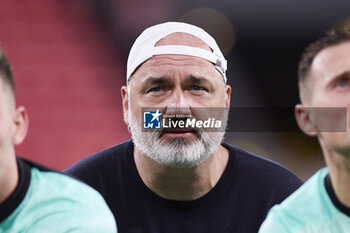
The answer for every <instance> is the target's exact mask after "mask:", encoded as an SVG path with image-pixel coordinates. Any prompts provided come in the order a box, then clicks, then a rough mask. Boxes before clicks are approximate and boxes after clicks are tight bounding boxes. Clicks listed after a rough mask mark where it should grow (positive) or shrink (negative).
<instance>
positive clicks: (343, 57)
mask: <svg viewBox="0 0 350 233" xmlns="http://www.w3.org/2000/svg"><path fill="white" fill-rule="evenodd" d="M348 70H350V42H349V41H347V42H343V43H340V44H338V45H334V46H330V47H328V48H325V49H323V50H322V51H320V52H319V54H317V55H316V57H315V59H314V61H313V63H312V66H311V74H312V76H314V77H319V76H323V77H325V78H327V80H328V79H331V78H332V77H334V76H336V75H338V74H341V73H343V72H345V71H348ZM327 80H325V81H327Z"/></svg>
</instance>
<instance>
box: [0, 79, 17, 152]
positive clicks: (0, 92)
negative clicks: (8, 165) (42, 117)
mask: <svg viewBox="0 0 350 233" xmlns="http://www.w3.org/2000/svg"><path fill="white" fill-rule="evenodd" d="M14 114H15V104H14V100H13V97H12V95H11V92H10V88H9V87H8V86H7V85H6V84H5V83H4V81H3V80H2V79H1V78H0V159H4V157H5V156H6V155H7V154H11V153H13V152H12V151H13V145H12V135H13V133H14V131H15V127H14V121H13V118H14Z"/></svg>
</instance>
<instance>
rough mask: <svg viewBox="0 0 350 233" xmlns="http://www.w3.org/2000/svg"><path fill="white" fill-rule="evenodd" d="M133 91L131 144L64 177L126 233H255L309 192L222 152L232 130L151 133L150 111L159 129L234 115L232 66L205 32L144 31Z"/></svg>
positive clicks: (126, 104) (127, 113)
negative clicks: (88, 191) (293, 196)
mask: <svg viewBox="0 0 350 233" xmlns="http://www.w3.org/2000/svg"><path fill="white" fill-rule="evenodd" d="M126 81H127V86H123V87H122V89H121V94H122V104H123V110H124V121H125V123H126V124H127V125H128V127H129V130H130V132H131V136H132V140H129V141H127V142H124V143H121V144H119V145H116V146H114V147H112V148H109V149H107V150H104V151H102V152H99V153H97V154H95V155H92V156H90V157H88V158H85V159H83V160H82V161H80V162H78V163H77V164H75V165H73V166H72V167H71V168H69V169H67V171H66V172H67V173H69V174H71V175H73V176H76V177H78V178H79V179H81V180H83V181H85V182H86V183H87V184H89V185H91V186H92V187H94V188H95V189H97V190H98V191H100V193H101V194H102V196H104V198H105V200H106V201H107V204H108V205H109V207H110V208H111V210H112V212H113V213H114V215H115V218H116V220H117V222H118V230H119V232H152V233H155V232H167V233H172V232H201V233H205V232H210V233H212V232H244V233H249V232H254V233H256V232H257V231H258V228H259V226H260V224H261V223H262V221H263V219H264V218H265V215H266V213H267V211H268V210H269V208H270V207H272V206H273V205H274V204H276V203H279V202H281V201H282V200H283V199H284V198H285V197H287V196H288V195H289V194H290V193H292V192H293V191H294V190H296V189H297V188H298V187H299V186H300V185H301V183H302V182H301V181H300V180H299V179H298V178H297V177H296V176H295V175H293V174H292V173H291V172H289V171H288V170H287V169H285V168H283V167H282V166H280V165H278V164H276V163H273V162H271V161H268V160H266V159H263V158H261V157H259V156H257V155H254V154H251V153H249V152H246V151H244V150H242V149H239V148H236V147H234V146H232V145H229V144H226V143H223V142H222V140H223V136H224V130H222V131H217V132H207V131H204V130H203V131H196V130H195V129H192V128H185V129H183V128H180V127H172V128H170V129H169V128H165V127H164V128H161V129H159V130H154V131H152V130H150V131H147V130H144V128H145V126H144V125H143V124H142V122H143V121H144V120H145V118H143V119H142V117H145V111H143V110H144V108H145V107H151V108H157V109H158V110H157V111H156V112H154V113H152V114H154V115H153V117H152V119H151V120H152V121H153V120H154V119H158V117H159V116H160V115H162V116H163V117H165V116H166V114H168V115H171V114H173V115H185V114H186V113H187V114H189V115H196V110H198V109H195V108H201V109H205V108H214V107H215V108H218V107H219V108H223V109H228V108H229V106H230V94H231V87H230V86H229V85H227V84H226V60H225V58H224V56H223V55H222V53H221V51H220V49H219V47H218V45H217V44H216V42H215V40H214V39H213V38H212V37H211V36H210V35H209V34H208V33H206V32H205V31H204V30H202V29H201V28H198V27H196V26H193V25H190V24H185V23H178V22H168V23H164V24H158V25H155V26H153V27H150V28H148V29H146V30H145V31H144V32H143V33H142V34H141V35H140V36H139V37H138V38H137V39H136V41H135V43H134V45H133V46H132V48H131V51H130V54H129V58H128V63H127V80H126ZM173 120H174V121H175V119H173ZM226 121H227V119H226ZM224 123H225V124H226V122H224ZM179 124H180V123H179Z"/></svg>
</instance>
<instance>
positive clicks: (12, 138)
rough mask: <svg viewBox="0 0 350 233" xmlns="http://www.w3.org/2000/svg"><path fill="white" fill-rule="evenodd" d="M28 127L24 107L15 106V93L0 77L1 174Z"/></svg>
mask: <svg viewBox="0 0 350 233" xmlns="http://www.w3.org/2000/svg"><path fill="white" fill-rule="evenodd" d="M27 129H28V117H27V113H26V110H25V108H24V107H22V106H20V107H17V108H16V107H15V100H14V97H13V93H12V91H11V89H10V87H9V86H8V84H7V83H5V82H4V81H3V80H2V78H1V77H0V176H1V175H2V174H1V171H3V170H5V169H3V168H4V166H6V161H7V158H9V157H11V156H15V152H14V146H15V145H18V144H20V143H21V142H22V141H23V140H24V138H25V136H26V134H27Z"/></svg>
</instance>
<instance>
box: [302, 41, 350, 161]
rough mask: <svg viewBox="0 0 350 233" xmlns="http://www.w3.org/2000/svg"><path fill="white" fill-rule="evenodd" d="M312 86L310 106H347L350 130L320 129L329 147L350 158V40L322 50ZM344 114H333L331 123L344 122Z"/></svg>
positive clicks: (313, 70) (310, 79)
mask: <svg viewBox="0 0 350 233" xmlns="http://www.w3.org/2000/svg"><path fill="white" fill-rule="evenodd" d="M306 85H308V88H309V89H310V93H312V94H311V96H310V99H309V103H308V105H309V106H312V107H346V108H347V119H343V120H345V121H346V124H347V132H320V133H318V136H319V140H320V143H321V146H322V147H323V148H324V149H325V150H331V151H336V152H338V153H340V154H342V155H344V156H347V157H349V158H350V133H349V129H350V128H349V125H350V118H349V110H350V42H344V43H341V44H339V45H335V46H332V47H329V48H326V49H324V50H322V51H321V52H320V53H319V54H318V55H317V56H316V57H315V59H314V61H313V63H312V66H311V70H310V74H309V77H308V81H307V84H306ZM342 117H343V118H345V116H344V115H342V116H340V115H339V116H338V118H337V117H334V116H333V117H331V118H330V119H329V121H330V122H328V123H329V124H333V125H334V126H335V125H336V124H337V123H338V122H341V120H342Z"/></svg>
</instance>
